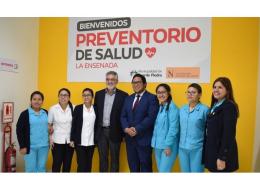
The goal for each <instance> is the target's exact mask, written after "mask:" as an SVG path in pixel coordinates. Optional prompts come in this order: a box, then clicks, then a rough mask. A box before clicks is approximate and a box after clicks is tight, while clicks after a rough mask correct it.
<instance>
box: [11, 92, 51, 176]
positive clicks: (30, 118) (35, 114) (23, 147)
mask: <svg viewBox="0 0 260 190" xmlns="http://www.w3.org/2000/svg"><path fill="white" fill-rule="evenodd" d="M43 100H44V96H43V94H42V93H41V92H39V91H35V92H33V93H32V94H31V106H30V107H29V108H28V109H26V110H24V111H23V112H22V113H21V114H20V117H19V119H18V122H17V127H16V133H17V139H18V142H19V145H20V153H21V154H22V155H24V161H25V172H46V162H47V158H48V152H49V133H48V115H47V111H46V110H44V109H42V108H41V106H42V104H43Z"/></svg>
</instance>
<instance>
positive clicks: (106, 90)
mask: <svg viewBox="0 0 260 190" xmlns="http://www.w3.org/2000/svg"><path fill="white" fill-rule="evenodd" d="M105 92H106V94H108V95H111V96H112V95H114V94H115V93H116V88H114V89H113V91H112V94H109V93H108V89H107V88H106V89H105Z"/></svg>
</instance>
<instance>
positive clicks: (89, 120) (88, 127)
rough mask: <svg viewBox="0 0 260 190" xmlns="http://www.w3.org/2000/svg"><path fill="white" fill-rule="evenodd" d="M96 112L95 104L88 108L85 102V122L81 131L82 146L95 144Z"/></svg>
mask: <svg viewBox="0 0 260 190" xmlns="http://www.w3.org/2000/svg"><path fill="white" fill-rule="evenodd" d="M95 120H96V114H95V110H94V108H93V106H91V107H90V109H89V110H88V109H87V107H86V106H85V105H84V104H83V124H82V131H81V146H92V145H94V126H95Z"/></svg>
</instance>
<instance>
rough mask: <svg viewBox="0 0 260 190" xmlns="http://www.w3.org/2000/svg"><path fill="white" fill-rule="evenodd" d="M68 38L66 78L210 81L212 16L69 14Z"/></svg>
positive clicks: (74, 79) (73, 79)
mask: <svg viewBox="0 0 260 190" xmlns="http://www.w3.org/2000/svg"><path fill="white" fill-rule="evenodd" d="M68 38H69V39H68V41H69V46H68V69H67V72H68V73H67V80H68V82H104V81H105V74H106V72H108V71H110V70H113V71H116V72H117V73H118V75H119V81H120V82H131V79H132V77H133V75H134V74H136V73H140V74H143V75H145V76H146V78H147V81H148V82H179V83H182V82H183V83H186V82H188V83H190V82H199V83H209V82H210V61H211V18H160V17H158V18H129V17H123V18H102V19H101V18H70V19H69V36H68Z"/></svg>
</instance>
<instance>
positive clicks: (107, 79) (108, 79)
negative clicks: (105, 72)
mask: <svg viewBox="0 0 260 190" xmlns="http://www.w3.org/2000/svg"><path fill="white" fill-rule="evenodd" d="M106 81H107V82H109V81H111V82H116V79H110V78H106Z"/></svg>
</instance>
